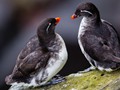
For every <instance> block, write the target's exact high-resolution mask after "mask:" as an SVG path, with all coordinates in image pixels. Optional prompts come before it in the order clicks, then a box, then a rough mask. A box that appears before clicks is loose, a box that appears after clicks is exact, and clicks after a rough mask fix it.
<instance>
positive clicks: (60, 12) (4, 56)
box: [0, 0, 120, 90]
mask: <svg viewBox="0 0 120 90" xmlns="http://www.w3.org/2000/svg"><path fill="white" fill-rule="evenodd" d="M86 1H91V2H92V3H94V4H95V5H96V6H97V7H98V9H99V10H100V14H101V18H102V19H105V20H107V21H109V22H111V23H112V24H113V26H114V27H115V28H116V29H117V31H118V34H119V36H120V0H116V1H114V0H0V90H8V88H9V86H8V85H6V84H5V82H4V79H5V77H6V76H7V75H9V74H11V72H12V70H13V67H14V65H15V62H16V58H17V55H18V54H19V52H20V51H21V49H22V48H23V47H24V46H25V44H26V43H27V41H28V40H29V38H30V37H32V36H33V35H35V34H36V30H37V27H38V25H39V22H40V21H41V20H42V19H44V18H48V17H58V16H59V17H61V22H60V23H59V24H58V25H57V27H56V32H57V33H59V34H60V35H61V36H62V37H63V38H64V40H65V42H66V46H67V50H68V54H69V59H68V62H67V64H66V65H65V66H64V68H63V69H62V70H61V71H60V72H59V74H61V75H63V76H65V75H68V74H70V73H75V72H77V71H80V70H84V69H86V68H88V67H89V64H88V62H87V60H86V59H85V58H84V56H83V54H82V53H81V51H80V49H79V46H78V42H77V33H78V27H79V23H80V21H81V18H78V19H76V20H71V19H70V16H71V15H72V14H73V13H74V11H75V9H76V6H77V5H78V4H79V3H80V2H86Z"/></svg>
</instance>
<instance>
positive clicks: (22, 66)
mask: <svg viewBox="0 0 120 90" xmlns="http://www.w3.org/2000/svg"><path fill="white" fill-rule="evenodd" d="M49 58H50V54H49V52H47V53H43V52H42V51H41V50H39V49H38V50H35V51H34V52H32V53H30V54H29V55H27V56H26V57H25V58H24V59H23V60H18V61H17V63H16V66H15V68H14V70H13V73H12V75H13V77H16V78H20V77H23V78H24V77H27V76H29V75H30V74H32V73H35V72H36V71H37V70H38V69H39V70H40V69H42V68H43V67H45V66H46V64H47V62H48V60H49Z"/></svg>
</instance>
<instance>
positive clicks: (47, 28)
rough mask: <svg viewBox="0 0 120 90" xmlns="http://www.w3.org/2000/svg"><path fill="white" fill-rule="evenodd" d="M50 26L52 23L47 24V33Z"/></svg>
mask: <svg viewBox="0 0 120 90" xmlns="http://www.w3.org/2000/svg"><path fill="white" fill-rule="evenodd" d="M50 26H51V23H49V24H48V26H47V29H46V32H47V33H49V28H50Z"/></svg>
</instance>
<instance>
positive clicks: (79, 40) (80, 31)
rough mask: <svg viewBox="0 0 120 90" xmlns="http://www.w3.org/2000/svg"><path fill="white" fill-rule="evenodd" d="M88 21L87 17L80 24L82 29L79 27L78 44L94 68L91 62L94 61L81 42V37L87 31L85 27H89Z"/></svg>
mask: <svg viewBox="0 0 120 90" xmlns="http://www.w3.org/2000/svg"><path fill="white" fill-rule="evenodd" d="M87 25H88V24H87V19H86V17H84V18H83V19H82V21H81V23H80V27H79V32H78V43H79V46H80V49H81V52H82V53H83V55H84V56H85V58H86V59H87V60H88V61H89V63H90V64H91V65H92V66H94V65H93V64H92V63H91V60H93V59H92V58H91V57H90V56H89V55H88V54H87V53H86V52H85V50H84V47H83V45H82V42H81V37H82V35H84V33H85V31H86V29H85V27H86V26H87Z"/></svg>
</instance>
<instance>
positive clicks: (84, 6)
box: [71, 2, 99, 19]
mask: <svg viewBox="0 0 120 90" xmlns="http://www.w3.org/2000/svg"><path fill="white" fill-rule="evenodd" d="M97 14H99V11H98V9H97V8H96V6H95V5H94V4H92V3H91V2H86V3H80V4H79V5H78V7H77V8H76V11H75V13H74V14H73V15H72V16H71V19H75V18H77V17H80V16H85V17H92V16H95V15H97Z"/></svg>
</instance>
